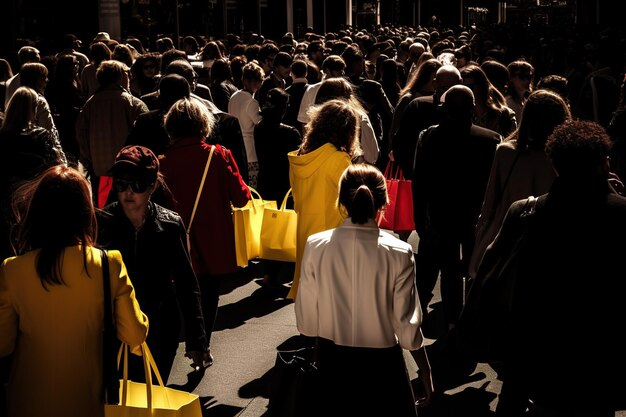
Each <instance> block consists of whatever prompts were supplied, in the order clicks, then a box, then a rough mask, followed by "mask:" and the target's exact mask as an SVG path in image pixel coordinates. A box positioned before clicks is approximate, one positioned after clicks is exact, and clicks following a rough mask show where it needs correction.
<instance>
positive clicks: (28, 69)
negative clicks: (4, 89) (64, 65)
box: [20, 62, 48, 94]
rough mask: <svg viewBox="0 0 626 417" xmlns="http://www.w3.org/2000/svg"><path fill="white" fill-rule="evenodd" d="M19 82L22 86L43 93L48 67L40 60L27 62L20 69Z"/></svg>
mask: <svg viewBox="0 0 626 417" xmlns="http://www.w3.org/2000/svg"><path fill="white" fill-rule="evenodd" d="M20 82H21V84H22V85H23V86H25V87H30V88H32V89H33V90H35V91H37V92H38V93H39V94H43V93H44V91H45V89H46V83H47V82H48V68H46V66H45V65H44V64H42V63H40V62H27V63H26V64H24V65H22V68H21V69H20Z"/></svg>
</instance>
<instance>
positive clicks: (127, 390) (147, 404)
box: [104, 342, 202, 417]
mask: <svg viewBox="0 0 626 417" xmlns="http://www.w3.org/2000/svg"><path fill="white" fill-rule="evenodd" d="M141 353H142V356H143V365H144V370H145V373H146V383H137V382H132V381H129V380H128V355H129V354H130V352H129V346H128V345H127V344H122V346H121V347H120V351H119V353H118V356H117V360H118V364H119V362H120V360H121V357H122V356H124V371H123V375H124V379H123V380H122V381H121V382H122V386H121V394H120V395H121V398H122V400H121V401H120V403H119V404H114V405H113V404H107V405H105V408H104V415H105V417H202V409H201V407H200V398H199V397H198V396H197V395H195V394H191V393H188V392H185V391H180V390H176V389H173V388H169V387H166V386H165V385H164V384H163V380H162V379H161V374H160V373H159V370H158V369H157V367H156V363H155V362H154V358H153V357H152V353H150V349H148V345H147V344H146V343H145V342H144V343H142V345H141ZM152 372H154V375H155V376H156V378H157V381H158V383H159V385H152Z"/></svg>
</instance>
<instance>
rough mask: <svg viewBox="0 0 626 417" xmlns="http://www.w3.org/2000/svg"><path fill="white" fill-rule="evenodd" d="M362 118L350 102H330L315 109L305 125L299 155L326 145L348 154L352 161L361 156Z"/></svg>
mask: <svg viewBox="0 0 626 417" xmlns="http://www.w3.org/2000/svg"><path fill="white" fill-rule="evenodd" d="M360 120H361V119H360V116H359V113H358V111H357V110H355V108H354V106H353V105H352V104H351V103H350V102H346V101H343V100H330V101H327V102H326V103H324V104H321V105H320V106H316V107H314V109H313V110H312V112H311V119H310V121H309V123H307V124H306V125H305V128H304V130H305V133H304V140H303V142H302V146H301V147H300V151H299V152H298V154H299V155H304V154H307V153H309V152H313V151H314V150H316V149H318V148H319V147H321V146H322V145H325V144H326V143H332V144H333V145H335V148H337V149H339V150H340V151H344V152H346V153H347V154H348V155H350V158H351V159H352V158H353V157H355V156H356V155H358V154H359V152H360V150H361V148H360V146H359V132H360V128H361V124H360Z"/></svg>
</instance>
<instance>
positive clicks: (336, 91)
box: [315, 77, 353, 104]
mask: <svg viewBox="0 0 626 417" xmlns="http://www.w3.org/2000/svg"><path fill="white" fill-rule="evenodd" d="M352 94H353V89H352V85H351V84H350V83H349V82H348V81H347V80H346V79H345V78H343V77H335V78H327V79H325V80H324V81H322V84H321V85H320V88H319V90H317V94H316V95H315V104H321V103H324V102H326V101H329V100H333V99H339V100H348V99H350V98H351V97H352Z"/></svg>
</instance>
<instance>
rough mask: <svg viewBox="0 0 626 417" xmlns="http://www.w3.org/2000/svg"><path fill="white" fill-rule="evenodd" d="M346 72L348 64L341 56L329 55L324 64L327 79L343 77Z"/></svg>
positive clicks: (323, 70) (323, 69)
mask: <svg viewBox="0 0 626 417" xmlns="http://www.w3.org/2000/svg"><path fill="white" fill-rule="evenodd" d="M345 70H346V63H345V61H344V60H343V58H342V57H340V56H339V55H329V56H328V57H326V59H325V60H324V62H323V63H322V72H323V73H324V76H325V78H331V77H341V76H342V75H343V74H344V72H345Z"/></svg>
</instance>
